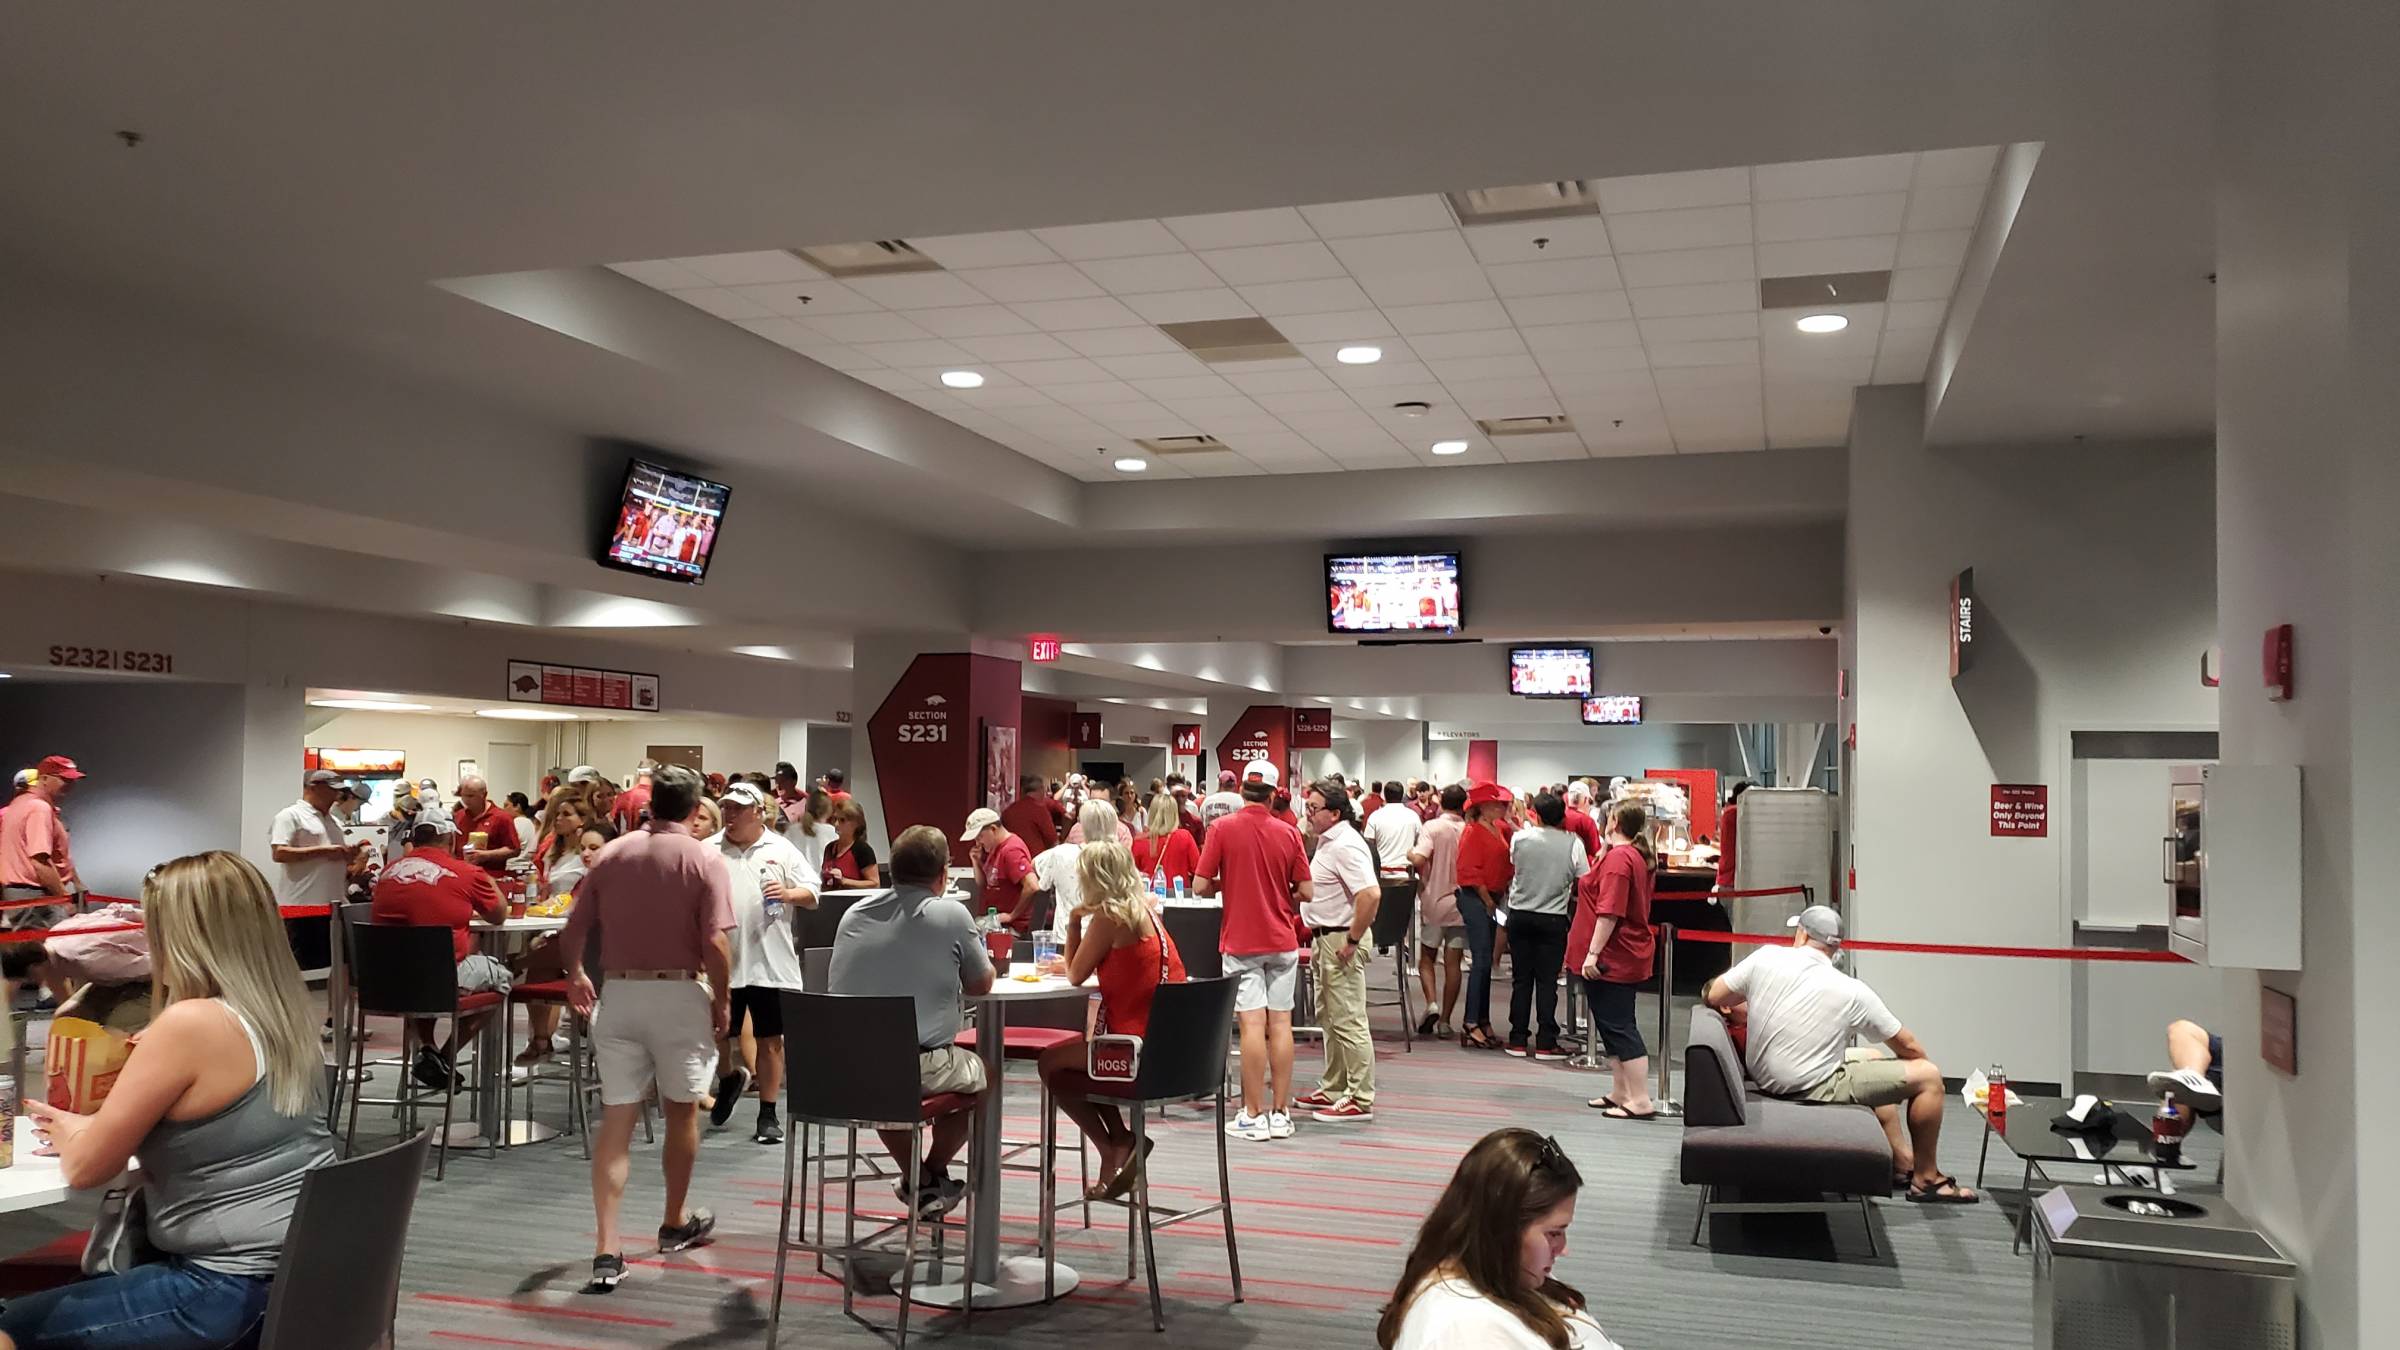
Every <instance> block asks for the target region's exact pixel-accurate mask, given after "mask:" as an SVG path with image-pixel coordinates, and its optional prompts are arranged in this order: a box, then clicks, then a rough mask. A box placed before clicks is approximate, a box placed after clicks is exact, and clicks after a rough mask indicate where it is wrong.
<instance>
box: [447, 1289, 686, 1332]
mask: <svg viewBox="0 0 2400 1350" xmlns="http://www.w3.org/2000/svg"><path fill="white" fill-rule="evenodd" d="M409 1297H410V1298H413V1299H416V1300H418V1301H420V1302H424V1303H454V1304H458V1305H460V1306H462V1307H468V1308H492V1309H495V1310H497V1311H500V1312H514V1313H530V1314H532V1315H533V1316H535V1317H564V1318H567V1319H569V1320H571V1321H577V1322H609V1323H613V1324H615V1325H617V1326H627V1327H666V1328H669V1329H670V1330H671V1329H673V1328H674V1327H675V1326H676V1325H678V1324H677V1323H674V1322H669V1321H665V1320H663V1319H660V1318H656V1317H635V1316H633V1315H631V1314H630V1313H604V1312H587V1311H585V1310H583V1309H581V1308H561V1307H556V1306H554V1305H552V1304H548V1303H517V1302H512V1301H511V1300H508V1299H503V1298H471V1297H469V1296H467V1295H465V1294H430V1293H417V1294H411V1295H409Z"/></svg>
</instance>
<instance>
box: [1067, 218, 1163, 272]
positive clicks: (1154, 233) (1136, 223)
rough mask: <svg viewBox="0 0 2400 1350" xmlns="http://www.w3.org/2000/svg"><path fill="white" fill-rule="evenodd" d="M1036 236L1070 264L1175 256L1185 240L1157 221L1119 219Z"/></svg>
mask: <svg viewBox="0 0 2400 1350" xmlns="http://www.w3.org/2000/svg"><path fill="white" fill-rule="evenodd" d="M1033 237H1034V238H1036V239H1038V240H1040V241H1041V242H1042V243H1043V244H1044V245H1046V246H1047V247H1048V248H1049V249H1050V250H1051V251H1052V252H1053V253H1056V254H1057V255H1058V256H1059V257H1061V258H1065V259H1066V260H1068V261H1069V262H1085V261H1088V260H1090V259H1093V258H1138V257H1141V256H1142V255H1143V254H1146V253H1174V252H1178V251H1180V250H1181V249H1182V248H1183V241H1182V240H1179V239H1177V238H1176V237H1175V236H1174V235H1172V234H1169V233H1167V227H1166V226H1164V225H1161V224H1159V223H1158V222H1157V221H1155V220H1117V221H1110V222H1107V223H1105V224H1100V225H1061V226H1056V227H1054V228H1051V229H1046V230H1035V231H1034V232H1033Z"/></svg>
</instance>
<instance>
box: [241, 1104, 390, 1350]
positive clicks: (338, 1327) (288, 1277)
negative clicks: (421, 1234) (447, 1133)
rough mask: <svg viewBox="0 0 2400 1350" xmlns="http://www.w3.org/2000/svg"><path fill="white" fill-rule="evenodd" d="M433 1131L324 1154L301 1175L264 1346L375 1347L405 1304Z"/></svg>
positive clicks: (287, 1349) (297, 1349) (275, 1349)
mask: <svg viewBox="0 0 2400 1350" xmlns="http://www.w3.org/2000/svg"><path fill="white" fill-rule="evenodd" d="M432 1146H433V1131H431V1130H426V1131H424V1132H422V1133H420V1134H418V1135H417V1137H416V1138H414V1139H407V1140H403V1141H401V1142H400V1143H397V1144H394V1145H393V1146H391V1147H390V1148H387V1149H384V1150H383V1151H381V1152H379V1153H362V1154H360V1155H358V1156H357V1157H354V1158H346V1159H344V1160H342V1161H340V1162H330V1163H326V1164H325V1165H324V1166H322V1167H319V1168H317V1169H316V1170H315V1171H313V1172H310V1173H309V1174H308V1176H307V1177H306V1178H304V1179H303V1180H302V1181H301V1183H300V1199H299V1201H298V1203H297V1204H296V1205H295V1206H294V1207H293V1210H292V1226H291V1228H290V1229H289V1230H288V1231H286V1232H285V1234H284V1238H283V1255H282V1256H281V1257H280V1258H279V1259H278V1260H277V1262H276V1266H275V1283H274V1292H273V1293H272V1294H271V1295H269V1297H268V1299H267V1319H266V1326H265V1329H264V1331H263V1332H262V1334H261V1336H260V1339H259V1347H260V1350H303V1348H304V1347H305V1350H375V1347H377V1346H383V1345H388V1344H390V1343H391V1337H392V1318H393V1315H394V1313H395V1311H396V1310H397V1309H398V1308H399V1305H400V1259H401V1254H402V1251H403V1249H404V1248H405V1247H406V1246H407V1243H408V1218H409V1212H410V1211H411V1210H413V1209H415V1208H416V1204H417V1179H418V1178H419V1177H421V1176H422V1175H424V1172H425V1151H426V1150H427V1149H429V1148H431V1147H432Z"/></svg>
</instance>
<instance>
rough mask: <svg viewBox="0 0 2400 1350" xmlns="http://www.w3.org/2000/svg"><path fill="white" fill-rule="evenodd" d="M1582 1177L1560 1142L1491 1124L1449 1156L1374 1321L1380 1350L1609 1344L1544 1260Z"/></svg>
mask: <svg viewBox="0 0 2400 1350" xmlns="http://www.w3.org/2000/svg"><path fill="white" fill-rule="evenodd" d="M1582 1188H1583V1175H1582V1173H1580V1172H1577V1171H1576V1170H1575V1164H1574V1163H1572V1162H1570V1161H1568V1159H1567V1155H1566V1154H1565V1153H1564V1152H1562V1151H1561V1150H1560V1149H1559V1147H1558V1141H1557V1140H1555V1139H1550V1138H1547V1137H1545V1136H1543V1135H1538V1134H1535V1133H1534V1132H1533V1131H1531V1130H1519V1129H1507V1130H1494V1131H1492V1132H1491V1133H1490V1134H1487V1135H1485V1136H1484V1137H1483V1138H1482V1139H1480V1140H1478V1141H1476V1144H1475V1147H1473V1148H1471V1149H1468V1150H1467V1156H1466V1157H1464V1158H1462V1159H1460V1160H1459V1164H1458V1171H1457V1172H1455V1173H1453V1174H1452V1175H1451V1177H1450V1186H1449V1189H1447V1190H1445V1191H1443V1192H1442V1198H1441V1199H1439V1200H1437V1201H1435V1202H1434V1206H1433V1213H1432V1214H1430V1215H1428V1216H1427V1217H1426V1219H1425V1226H1424V1227H1423V1228H1422V1229H1420V1230H1418V1232H1417V1245H1416V1246H1415V1247H1414V1248H1413V1249H1411V1250H1410V1252H1409V1254H1408V1264H1407V1265H1405V1266H1403V1267H1402V1268H1401V1272H1400V1284H1399V1287H1398V1288H1396V1289H1394V1290H1393V1291H1392V1301H1391V1303H1389V1304H1388V1305H1386V1306H1385V1308H1384V1310H1383V1320H1382V1321H1381V1322H1380V1323H1378V1324H1377V1326H1376V1328H1375V1344H1376V1345H1377V1346H1379V1347H1381V1348H1382V1350H1542V1348H1543V1347H1547V1348H1548V1350H1618V1347H1617V1345H1616V1342H1614V1341H1611V1340H1610V1339H1608V1337H1606V1336H1604V1335H1602V1334H1601V1332H1600V1324H1599V1323H1598V1322H1596V1321H1594V1320H1592V1315H1591V1314H1590V1313H1589V1312H1587V1311H1585V1310H1584V1302H1583V1295H1582V1294H1580V1293H1577V1292H1576V1291H1575V1290H1574V1289H1573V1288H1571V1287H1569V1286H1568V1285H1565V1284H1562V1283H1560V1282H1559V1281H1558V1280H1557V1279H1556V1278H1555V1277H1553V1276H1552V1275H1551V1273H1550V1270H1551V1267H1552V1266H1554V1265H1556V1264H1557V1263H1558V1258H1559V1257H1560V1256H1562V1255H1564V1254H1565V1253H1566V1250H1567V1225H1569V1224H1571V1223H1573V1222H1574V1221H1575V1193H1576V1192H1577V1191H1579V1190H1581V1189H1582Z"/></svg>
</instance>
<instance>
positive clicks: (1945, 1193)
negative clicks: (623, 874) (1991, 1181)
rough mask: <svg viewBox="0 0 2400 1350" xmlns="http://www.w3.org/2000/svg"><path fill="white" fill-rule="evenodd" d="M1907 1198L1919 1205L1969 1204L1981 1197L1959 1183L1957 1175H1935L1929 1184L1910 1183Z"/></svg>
mask: <svg viewBox="0 0 2400 1350" xmlns="http://www.w3.org/2000/svg"><path fill="white" fill-rule="evenodd" d="M1908 1198H1909V1200H1910V1201H1911V1202H1913V1203H1915V1204H1920V1205H1971V1204H1974V1203H1975V1202H1976V1201H1978V1200H1981V1199H1982V1198H1983V1197H1982V1196H1980V1195H1978V1194H1976V1193H1975V1192H1973V1191H1971V1190H1968V1189H1967V1188H1966V1187H1964V1186H1961V1185H1959V1184H1958V1178H1957V1177H1949V1176H1938V1175H1937V1176H1936V1177H1934V1179H1933V1184H1932V1185H1930V1186H1922V1187H1920V1186H1917V1185H1914V1184H1911V1185H1910V1186H1909V1188H1908Z"/></svg>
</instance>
